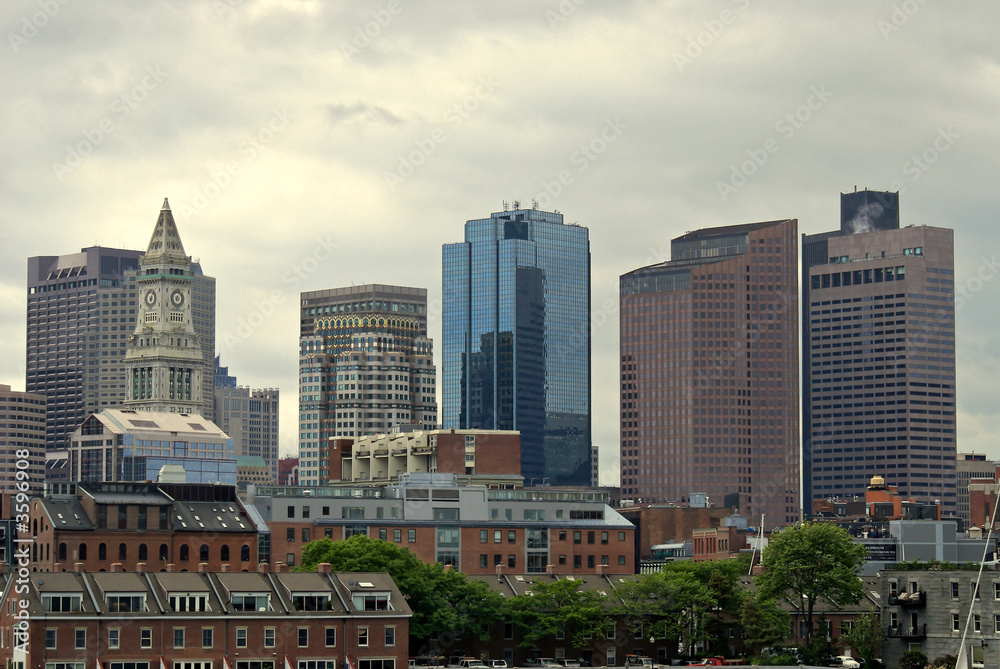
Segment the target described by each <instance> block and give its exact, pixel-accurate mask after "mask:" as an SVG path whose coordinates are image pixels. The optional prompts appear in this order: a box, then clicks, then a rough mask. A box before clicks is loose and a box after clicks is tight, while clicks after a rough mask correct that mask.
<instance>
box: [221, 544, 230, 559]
mask: <svg viewBox="0 0 1000 669" xmlns="http://www.w3.org/2000/svg"><path fill="white" fill-rule="evenodd" d="M219 559H220V560H222V561H223V562H229V545H228V544H222V548H220V549H219Z"/></svg>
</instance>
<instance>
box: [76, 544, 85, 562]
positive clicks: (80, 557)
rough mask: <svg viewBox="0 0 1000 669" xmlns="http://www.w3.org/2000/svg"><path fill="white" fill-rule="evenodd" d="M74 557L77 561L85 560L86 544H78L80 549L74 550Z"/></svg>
mask: <svg viewBox="0 0 1000 669" xmlns="http://www.w3.org/2000/svg"><path fill="white" fill-rule="evenodd" d="M76 557H77V559H78V560H86V559H87V544H80V547H79V548H77V549H76Z"/></svg>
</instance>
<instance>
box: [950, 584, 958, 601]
mask: <svg viewBox="0 0 1000 669" xmlns="http://www.w3.org/2000/svg"><path fill="white" fill-rule="evenodd" d="M951 598H952V599H958V581H952V582H951Z"/></svg>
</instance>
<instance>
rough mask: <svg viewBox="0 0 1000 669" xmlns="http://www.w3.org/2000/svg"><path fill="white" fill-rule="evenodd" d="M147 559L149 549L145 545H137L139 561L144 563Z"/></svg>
mask: <svg viewBox="0 0 1000 669" xmlns="http://www.w3.org/2000/svg"><path fill="white" fill-rule="evenodd" d="M148 559H149V549H148V548H147V547H146V544H139V561H140V562H145V561H146V560H148Z"/></svg>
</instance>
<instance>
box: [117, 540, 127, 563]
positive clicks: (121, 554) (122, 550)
mask: <svg viewBox="0 0 1000 669" xmlns="http://www.w3.org/2000/svg"><path fill="white" fill-rule="evenodd" d="M118 559H119V560H127V559H128V547H127V546H126V545H125V544H118Z"/></svg>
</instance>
